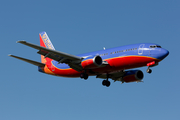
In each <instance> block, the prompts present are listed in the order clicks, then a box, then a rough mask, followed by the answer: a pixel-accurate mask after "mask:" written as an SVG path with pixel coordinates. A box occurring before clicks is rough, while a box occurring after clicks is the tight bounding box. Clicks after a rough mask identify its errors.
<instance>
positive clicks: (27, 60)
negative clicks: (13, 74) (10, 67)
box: [8, 55, 45, 67]
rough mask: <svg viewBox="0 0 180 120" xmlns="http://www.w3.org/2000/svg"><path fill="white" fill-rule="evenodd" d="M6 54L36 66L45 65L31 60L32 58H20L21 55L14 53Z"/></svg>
mask: <svg viewBox="0 0 180 120" xmlns="http://www.w3.org/2000/svg"><path fill="white" fill-rule="evenodd" d="M8 56H10V57H14V58H17V59H19V60H22V61H25V62H28V63H30V64H33V65H36V66H39V67H44V66H45V64H43V63H40V62H36V61H33V60H29V59H26V58H22V57H18V56H15V55H8Z"/></svg>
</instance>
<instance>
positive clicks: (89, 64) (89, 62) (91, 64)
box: [81, 55, 103, 69]
mask: <svg viewBox="0 0 180 120" xmlns="http://www.w3.org/2000/svg"><path fill="white" fill-rule="evenodd" d="M102 62H103V61H102V58H101V57H100V56H99V55H97V56H95V57H94V58H87V59H85V60H84V61H82V62H81V66H82V67H83V68H84V69H90V68H97V67H99V66H101V65H102Z"/></svg>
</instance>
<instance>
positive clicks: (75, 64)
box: [17, 41, 84, 71]
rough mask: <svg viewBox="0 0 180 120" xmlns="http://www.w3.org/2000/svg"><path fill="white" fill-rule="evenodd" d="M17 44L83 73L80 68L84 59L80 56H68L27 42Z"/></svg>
mask: <svg viewBox="0 0 180 120" xmlns="http://www.w3.org/2000/svg"><path fill="white" fill-rule="evenodd" d="M17 43H21V44H24V45H27V46H29V47H32V48H35V49H37V50H39V51H38V52H37V53H39V54H41V55H43V56H44V57H45V58H46V57H48V58H51V59H53V60H55V61H57V62H58V63H66V64H68V65H69V66H70V67H71V68H73V69H75V70H77V71H81V70H82V69H83V68H82V66H80V63H81V61H82V60H83V59H84V58H83V57H78V56H75V55H71V54H67V53H64V52H60V51H57V50H53V49H49V48H45V47H42V46H39V45H35V44H32V43H28V42H26V41H17Z"/></svg>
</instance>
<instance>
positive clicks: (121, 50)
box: [52, 43, 169, 69]
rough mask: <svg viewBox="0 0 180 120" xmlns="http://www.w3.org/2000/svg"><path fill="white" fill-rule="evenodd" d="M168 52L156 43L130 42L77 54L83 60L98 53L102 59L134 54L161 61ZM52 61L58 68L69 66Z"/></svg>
mask: <svg viewBox="0 0 180 120" xmlns="http://www.w3.org/2000/svg"><path fill="white" fill-rule="evenodd" d="M168 54H169V51H168V50H166V49H163V48H161V46H160V45H158V44H153V43H141V44H132V45H126V46H120V47H115V48H110V49H106V50H100V51H95V52H90V53H85V54H80V55H77V56H80V57H84V58H85V59H84V60H86V59H90V58H93V57H95V56H97V55H99V56H101V58H102V59H103V60H104V59H110V58H115V57H121V56H134V55H135V56H147V57H152V58H156V59H159V60H160V61H161V60H163V59H164V58H165V57H166V56H167V55H168ZM52 63H53V64H54V65H55V66H56V67H58V68H60V69H67V68H70V67H69V66H68V65H67V64H57V63H58V62H57V61H54V60H53V62H52Z"/></svg>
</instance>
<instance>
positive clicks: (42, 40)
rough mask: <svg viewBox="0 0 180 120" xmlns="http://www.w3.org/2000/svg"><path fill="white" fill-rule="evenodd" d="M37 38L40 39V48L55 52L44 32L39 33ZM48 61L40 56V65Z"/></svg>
mask: <svg viewBox="0 0 180 120" xmlns="http://www.w3.org/2000/svg"><path fill="white" fill-rule="evenodd" d="M39 37H40V46H42V47H45V48H49V49H52V50H55V48H54V46H53V44H52V43H51V41H50V39H49V37H48V35H47V34H46V32H44V31H43V32H40V33H39ZM48 60H49V58H47V59H46V58H45V57H44V56H43V55H41V62H42V63H46V62H47V61H48Z"/></svg>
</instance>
